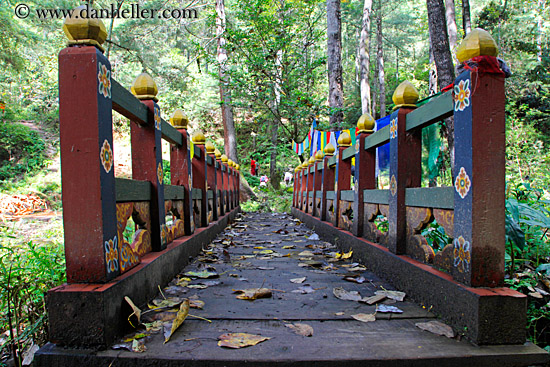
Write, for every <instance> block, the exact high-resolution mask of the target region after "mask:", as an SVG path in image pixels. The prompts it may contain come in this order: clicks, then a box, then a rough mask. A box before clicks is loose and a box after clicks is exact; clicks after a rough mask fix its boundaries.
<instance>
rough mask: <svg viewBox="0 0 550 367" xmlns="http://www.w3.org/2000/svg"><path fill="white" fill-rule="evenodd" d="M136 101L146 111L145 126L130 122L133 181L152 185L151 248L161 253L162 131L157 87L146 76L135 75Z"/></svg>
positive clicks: (163, 229)
mask: <svg viewBox="0 0 550 367" xmlns="http://www.w3.org/2000/svg"><path fill="white" fill-rule="evenodd" d="M133 90H134V93H135V95H136V97H137V98H138V99H140V100H141V101H142V103H143V104H145V105H146V106H147V108H148V110H149V113H148V123H147V124H146V125H140V124H138V123H137V122H135V121H132V122H131V123H130V136H131V140H132V178H133V179H134V180H143V181H149V182H151V186H152V191H151V202H150V208H151V209H150V214H151V246H152V248H153V251H161V250H164V249H165V248H166V245H167V244H168V232H167V228H166V224H165V222H166V213H165V210H164V182H163V176H164V174H163V168H162V145H161V141H162V132H161V118H160V108H159V106H158V105H157V103H156V101H157V98H156V94H157V91H158V89H157V85H156V84H155V81H154V80H153V78H151V76H149V75H148V74H146V73H142V74H140V75H138V77H137V78H136V80H135V81H134V84H133Z"/></svg>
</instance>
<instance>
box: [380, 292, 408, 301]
mask: <svg viewBox="0 0 550 367" xmlns="http://www.w3.org/2000/svg"><path fill="white" fill-rule="evenodd" d="M374 294H380V295H384V296H386V297H387V298H389V299H394V300H396V301H399V302H403V299H405V296H406V294H405V292H399V291H376V292H374Z"/></svg>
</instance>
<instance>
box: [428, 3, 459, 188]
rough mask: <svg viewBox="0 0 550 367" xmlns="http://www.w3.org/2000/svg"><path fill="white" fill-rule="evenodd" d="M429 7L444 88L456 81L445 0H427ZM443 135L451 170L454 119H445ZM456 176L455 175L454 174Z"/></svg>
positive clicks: (434, 50) (436, 59)
mask: <svg viewBox="0 0 550 367" xmlns="http://www.w3.org/2000/svg"><path fill="white" fill-rule="evenodd" d="M426 4H427V8H428V27H429V32H430V43H431V45H432V51H433V56H434V59H435V67H436V70H437V82H438V84H439V88H440V89H443V88H444V87H446V86H448V85H449V84H451V83H453V82H454V79H455V73H454V66H453V59H452V56H451V51H450V50H449V38H448V36H447V22H446V20H445V11H444V9H445V7H444V5H443V0H426ZM441 131H442V135H443V137H444V138H446V139H447V143H448V146H449V155H450V158H451V170H452V169H453V166H454V145H455V144H454V119H453V118H452V117H449V118H447V119H445V124H444V126H443V128H442V129H441ZM453 177H454V176H453Z"/></svg>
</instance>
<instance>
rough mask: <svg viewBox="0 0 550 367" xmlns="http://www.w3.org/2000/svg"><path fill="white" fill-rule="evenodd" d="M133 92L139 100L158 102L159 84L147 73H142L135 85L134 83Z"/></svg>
mask: <svg viewBox="0 0 550 367" xmlns="http://www.w3.org/2000/svg"><path fill="white" fill-rule="evenodd" d="M131 91H132V93H134V95H135V96H136V98H137V99H152V100H153V101H155V102H158V98H157V93H158V92H159V90H158V88H157V83H155V81H154V80H153V78H152V77H151V75H149V74H147V73H141V74H139V75H138V76H137V77H136V79H135V80H134V83H132V88H131Z"/></svg>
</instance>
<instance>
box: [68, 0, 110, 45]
mask: <svg viewBox="0 0 550 367" xmlns="http://www.w3.org/2000/svg"><path fill="white" fill-rule="evenodd" d="M83 10H86V5H80V6H79V7H77V8H75V9H74V10H73V12H72V13H71V16H70V17H67V18H65V21H64V22H63V32H64V33H65V35H66V36H67V38H68V39H69V45H86V44H88V45H93V46H96V47H97V48H99V49H100V50H101V52H103V51H104V49H103V47H102V46H101V45H102V44H103V42H105V40H106V39H107V28H105V24H103V21H102V20H101V19H96V18H83V17H80V15H81V13H83ZM88 15H89V14H88Z"/></svg>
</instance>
